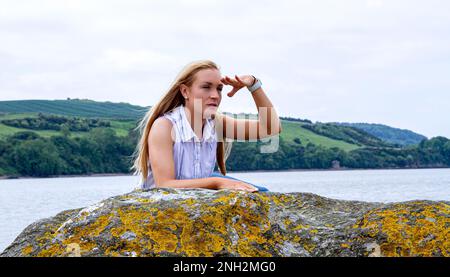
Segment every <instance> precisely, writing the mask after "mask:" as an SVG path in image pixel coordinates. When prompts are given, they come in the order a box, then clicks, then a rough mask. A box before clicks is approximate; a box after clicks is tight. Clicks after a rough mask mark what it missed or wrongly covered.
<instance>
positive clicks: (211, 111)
mask: <svg viewBox="0 0 450 277" xmlns="http://www.w3.org/2000/svg"><path fill="white" fill-rule="evenodd" d="M216 112H217V107H207V108H206V110H205V112H204V113H203V114H204V117H205V118H214V116H215V115H216Z"/></svg>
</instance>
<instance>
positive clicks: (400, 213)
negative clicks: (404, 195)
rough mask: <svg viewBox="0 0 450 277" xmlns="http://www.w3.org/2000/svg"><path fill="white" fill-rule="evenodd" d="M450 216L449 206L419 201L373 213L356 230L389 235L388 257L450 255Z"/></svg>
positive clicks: (385, 250) (385, 249)
mask: <svg viewBox="0 0 450 277" xmlns="http://www.w3.org/2000/svg"><path fill="white" fill-rule="evenodd" d="M412 211H415V212H412ZM449 215H450V206H449V205H447V204H444V203H434V204H428V203H425V202H419V201H415V202H411V203H407V204H404V203H402V204H395V205H393V206H392V208H389V209H376V210H373V211H370V212H368V213H367V214H365V215H364V217H363V218H362V220H360V221H359V222H358V223H356V224H355V226H354V228H367V230H368V235H369V236H370V237H376V236H377V235H378V234H383V235H385V236H386V242H383V243H381V245H380V250H381V254H382V255H384V256H433V255H443V256H450V217H449Z"/></svg>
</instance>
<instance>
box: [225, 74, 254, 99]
mask: <svg viewBox="0 0 450 277" xmlns="http://www.w3.org/2000/svg"><path fill="white" fill-rule="evenodd" d="M254 80H255V79H254V77H253V76H252V75H242V76H237V75H234V78H233V79H231V78H230V77H228V76H225V77H223V78H222V79H220V81H222V83H224V84H225V85H230V86H233V89H232V90H231V91H230V92H228V93H227V95H228V96H229V97H232V96H233V95H234V94H235V93H236V92H237V91H238V90H240V89H241V88H243V87H248V86H251V85H252V84H253V81H254Z"/></svg>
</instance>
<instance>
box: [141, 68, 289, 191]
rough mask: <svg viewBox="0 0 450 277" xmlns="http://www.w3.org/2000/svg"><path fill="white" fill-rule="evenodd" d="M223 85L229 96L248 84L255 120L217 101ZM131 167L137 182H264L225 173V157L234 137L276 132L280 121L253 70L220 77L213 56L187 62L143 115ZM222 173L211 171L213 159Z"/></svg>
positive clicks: (242, 185)
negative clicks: (228, 110)
mask: <svg viewBox="0 0 450 277" xmlns="http://www.w3.org/2000/svg"><path fill="white" fill-rule="evenodd" d="M224 85H230V86H232V90H231V91H230V92H229V93H227V95H228V96H229V97H232V96H233V95H234V94H235V93H236V92H237V91H239V90H240V89H241V88H243V87H244V86H246V87H247V88H248V89H249V91H250V92H249V93H251V94H252V96H253V99H254V101H255V104H256V107H257V108H258V120H249V119H235V118H232V117H230V116H226V115H224V114H222V113H221V112H220V111H219V110H218V107H219V105H220V102H221V99H222V89H223V87H224ZM138 128H139V129H140V132H141V139H140V141H139V144H138V145H137V148H136V152H135V157H136V158H135V161H134V165H133V169H134V170H135V174H139V173H140V174H142V179H141V188H143V189H148V188H154V187H170V188H207V189H234V190H244V191H249V192H254V191H267V189H266V188H264V187H260V186H256V185H253V184H251V183H248V182H244V181H242V180H239V179H237V178H233V177H229V176H226V167H225V161H226V159H227V157H228V155H229V153H230V150H231V141H233V140H246V141H248V140H258V139H261V138H265V137H269V136H274V135H278V134H279V133H280V132H281V123H280V120H279V118H278V115H277V113H276V112H275V109H274V108H273V105H272V103H271V102H270V100H269V99H268V98H267V96H266V94H265V92H264V91H263V89H262V87H261V81H260V80H258V79H257V78H255V77H253V76H251V75H243V76H237V75H235V78H230V77H228V76H225V77H222V76H221V74H220V70H219V67H218V66H217V65H216V64H215V63H214V62H212V61H209V60H202V61H196V62H192V63H190V64H188V65H187V66H185V67H184V69H183V70H182V71H181V72H180V73H179V74H178V76H177V78H176V79H175V81H174V82H173V83H172V85H171V87H170V89H169V90H168V91H167V93H166V94H165V95H164V96H163V97H162V98H161V100H160V101H159V102H158V103H157V104H155V105H154V106H153V107H152V108H151V109H150V110H149V111H148V112H147V114H146V115H145V117H144V118H143V120H142V121H141V123H140V124H139V126H138ZM216 161H217V165H218V168H219V170H220V172H221V173H217V172H213V171H214V166H215V164H216Z"/></svg>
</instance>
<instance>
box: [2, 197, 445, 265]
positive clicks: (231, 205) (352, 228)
mask: <svg viewBox="0 0 450 277" xmlns="http://www.w3.org/2000/svg"><path fill="white" fill-rule="evenodd" d="M1 256H252V257H261V256H450V203H449V202H434V201H409V202H403V203H390V204H383V203H367V202H357V201H342V200H333V199H328V198H324V197H320V196H317V195H314V194H309V193H286V194H285V193H274V192H268V193H248V192H242V191H230V190H220V191H214V190H206V189H190V190H187V189H180V190H175V189H152V190H149V191H142V190H136V191H133V192H131V193H128V194H125V195H120V196H116V197H112V198H109V199H106V200H104V201H102V202H100V203H98V204H96V205H93V206H90V207H87V208H84V209H76V210H70V211H64V212H61V213H59V214H58V215H56V216H55V217H52V218H48V219H43V220H40V221H37V222H35V223H33V224H31V225H30V226H28V227H27V228H26V229H25V230H24V231H23V232H22V233H21V234H20V235H19V236H18V237H17V238H16V240H15V241H14V242H13V243H12V244H11V245H10V246H9V247H8V248H6V249H5V251H4V252H3V253H2V254H1Z"/></svg>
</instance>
